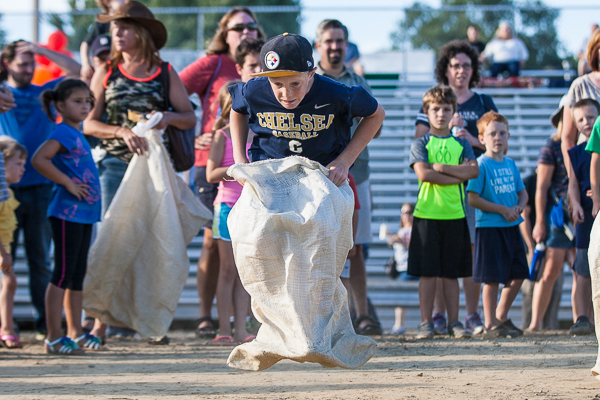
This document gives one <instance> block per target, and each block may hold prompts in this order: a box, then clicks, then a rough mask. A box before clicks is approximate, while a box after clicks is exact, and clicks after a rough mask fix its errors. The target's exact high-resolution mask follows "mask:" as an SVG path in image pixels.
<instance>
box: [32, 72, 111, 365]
mask: <svg viewBox="0 0 600 400" xmlns="http://www.w3.org/2000/svg"><path fill="white" fill-rule="evenodd" d="M41 100H42V105H43V108H44V111H45V112H46V114H47V115H48V117H49V118H50V119H51V120H54V115H53V113H52V110H51V108H50V107H51V105H54V107H55V108H56V111H58V113H60V115H61V116H62V119H63V122H62V123H61V124H58V125H56V128H55V129H54V131H53V132H52V133H51V134H50V136H49V137H48V140H46V141H45V142H44V143H43V144H42V145H41V146H40V147H39V149H38V150H37V151H36V153H35V154H34V155H33V158H32V159H31V165H33V167H34V168H35V169H36V170H37V171H38V172H39V173H40V174H42V175H43V176H44V177H46V178H47V179H50V180H51V181H53V182H54V188H53V190H52V198H51V200H50V205H49V206H48V213H47V216H48V219H49V220H50V225H51V226H52V237H53V240H54V247H55V249H56V251H55V253H54V271H53V273H52V279H51V280H50V284H49V285H48V288H47V290H46V325H47V326H48V336H47V338H46V340H45V341H44V347H45V348H46V352H47V353H51V354H62V355H77V354H82V353H83V352H84V349H85V350H104V346H102V340H101V339H100V338H99V337H96V336H93V335H91V334H89V333H84V332H83V328H82V326H81V312H82V303H83V279H84V277H85V272H86V270H87V256H88V250H89V248H90V242H91V238H92V226H93V224H94V223H95V222H98V221H100V213H101V202H100V181H99V177H98V169H97V168H96V163H95V162H94V160H93V158H92V150H91V148H90V145H89V143H88V142H87V140H85V137H84V136H83V134H82V133H81V132H80V131H79V129H78V128H79V125H80V124H81V122H83V120H84V119H85V118H86V117H87V115H88V114H89V112H90V110H91V109H92V107H93V104H94V97H93V94H92V92H91V91H90V88H89V87H88V86H87V85H86V84H85V83H84V82H82V81H80V80H76V79H66V80H64V81H62V82H61V83H59V84H58V85H57V86H56V89H55V90H45V91H44V92H43V93H42V95H41ZM65 299H67V300H66V301H68V304H69V306H68V307H65V312H66V317H67V336H62V328H61V320H62V313H63V304H64V300H65Z"/></svg>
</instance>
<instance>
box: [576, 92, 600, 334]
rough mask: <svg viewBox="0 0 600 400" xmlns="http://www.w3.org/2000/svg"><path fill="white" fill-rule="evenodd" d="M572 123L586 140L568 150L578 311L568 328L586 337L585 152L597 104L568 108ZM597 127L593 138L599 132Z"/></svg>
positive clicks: (588, 202)
mask: <svg viewBox="0 0 600 400" xmlns="http://www.w3.org/2000/svg"><path fill="white" fill-rule="evenodd" d="M571 113H572V115H573V122H574V123H575V127H576V128H577V130H578V131H579V133H580V134H581V136H582V137H584V138H585V141H584V142H583V143H581V144H578V145H577V146H575V147H573V148H571V149H569V158H570V159H571V165H570V166H569V168H570V169H571V170H570V171H569V193H568V194H569V205H570V207H571V209H572V218H573V223H574V224H575V229H576V235H575V248H576V253H575V262H574V263H573V279H574V281H575V282H574V284H573V303H574V310H577V315H574V317H575V323H574V324H573V326H571V329H570V331H569V332H570V333H571V334H572V335H589V334H591V333H592V326H591V323H590V317H591V316H592V314H593V310H592V307H591V305H592V282H591V277H590V265H589V262H588V247H589V244H590V233H591V232H592V225H593V224H594V217H593V216H592V209H593V205H594V203H593V201H592V198H591V193H590V192H591V184H590V167H591V163H592V155H591V154H590V153H588V152H587V151H586V147H587V145H588V140H589V139H590V135H591V134H592V129H593V128H594V126H595V125H594V123H595V122H596V120H598V115H599V114H600V104H598V102H597V101H596V100H593V99H589V98H588V99H582V100H579V101H578V102H577V103H575V104H574V105H573V107H571ZM598 130H600V125H597V128H596V135H597V134H598V133H600V132H598Z"/></svg>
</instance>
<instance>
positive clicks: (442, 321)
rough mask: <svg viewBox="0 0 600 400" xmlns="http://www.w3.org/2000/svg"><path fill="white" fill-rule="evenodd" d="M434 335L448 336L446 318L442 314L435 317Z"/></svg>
mask: <svg viewBox="0 0 600 400" xmlns="http://www.w3.org/2000/svg"><path fill="white" fill-rule="evenodd" d="M433 333H434V334H435V335H447V334H448V329H447V328H446V316H445V315H444V314H441V313H437V314H435V315H434V316H433Z"/></svg>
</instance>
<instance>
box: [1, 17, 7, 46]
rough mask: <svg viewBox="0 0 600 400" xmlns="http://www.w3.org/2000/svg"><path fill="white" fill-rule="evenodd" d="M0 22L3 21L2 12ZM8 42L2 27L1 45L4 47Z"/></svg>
mask: <svg viewBox="0 0 600 400" xmlns="http://www.w3.org/2000/svg"><path fill="white" fill-rule="evenodd" d="M0 22H2V14H0ZM5 44H6V32H4V30H3V29H2V28H0V46H1V47H4V45H5Z"/></svg>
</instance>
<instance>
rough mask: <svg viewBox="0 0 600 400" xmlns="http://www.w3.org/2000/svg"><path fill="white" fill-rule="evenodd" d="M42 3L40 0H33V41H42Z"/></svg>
mask: <svg viewBox="0 0 600 400" xmlns="http://www.w3.org/2000/svg"><path fill="white" fill-rule="evenodd" d="M39 12H40V3H39V0H33V42H34V43H38V42H39V41H40V14H39Z"/></svg>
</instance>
